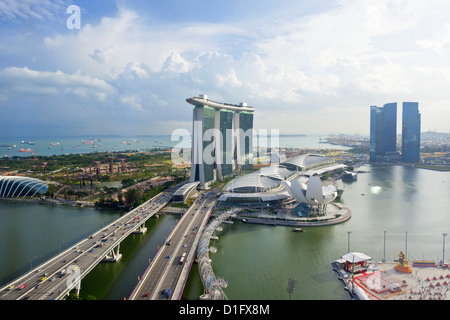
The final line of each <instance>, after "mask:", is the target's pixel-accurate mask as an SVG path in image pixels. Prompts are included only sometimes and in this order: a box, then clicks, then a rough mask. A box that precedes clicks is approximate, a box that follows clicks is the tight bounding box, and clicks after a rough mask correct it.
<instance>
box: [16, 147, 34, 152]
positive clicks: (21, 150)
mask: <svg viewBox="0 0 450 320" xmlns="http://www.w3.org/2000/svg"><path fill="white" fill-rule="evenodd" d="M19 151H20V152H34V150H31V149H30V148H28V149H20V150H19Z"/></svg>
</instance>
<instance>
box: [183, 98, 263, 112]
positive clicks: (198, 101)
mask: <svg viewBox="0 0 450 320" xmlns="http://www.w3.org/2000/svg"><path fill="white" fill-rule="evenodd" d="M186 102H188V103H190V104H193V105H194V106H207V107H211V108H214V109H225V110H230V111H243V112H254V111H255V108H253V107H250V106H247V104H246V103H245V102H241V103H240V104H239V105H235V104H229V103H222V102H215V101H212V100H208V98H207V96H206V95H200V97H193V98H188V99H186Z"/></svg>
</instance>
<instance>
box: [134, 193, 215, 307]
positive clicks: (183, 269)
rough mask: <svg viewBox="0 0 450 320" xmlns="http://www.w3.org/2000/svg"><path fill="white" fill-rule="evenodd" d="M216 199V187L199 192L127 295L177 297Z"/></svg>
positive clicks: (157, 298) (154, 298)
mask: <svg viewBox="0 0 450 320" xmlns="http://www.w3.org/2000/svg"><path fill="white" fill-rule="evenodd" d="M216 201H217V192H216V191H213V190H212V191H209V192H208V191H205V192H202V193H200V194H199V196H198V197H197V199H196V200H195V201H194V203H193V205H192V206H191V207H190V208H189V209H188V210H187V211H186V213H185V214H184V215H183V216H182V218H181V219H180V220H179V221H178V223H177V225H176V226H175V228H174V230H172V232H171V234H170V235H169V236H168V238H167V240H166V243H165V245H164V246H162V247H161V248H160V250H159V252H158V253H157V255H156V256H155V258H154V259H153V260H152V261H151V262H150V264H149V266H148V267H147V269H146V270H145V272H144V274H143V275H142V277H141V279H140V281H139V282H138V284H137V285H136V287H135V288H134V290H133V292H132V293H131V295H130V297H129V299H132V300H146V299H148V300H168V299H175V300H176V299H179V295H181V293H182V287H183V285H184V283H185V281H186V279H187V276H188V274H189V268H190V265H191V263H192V261H193V259H194V258H195V249H196V245H197V242H198V240H199V238H200V232H201V231H202V228H203V227H204V226H205V224H206V223H207V222H208V219H209V216H210V213H211V211H212V210H213V208H214V205H215V203H216ZM183 257H184V258H183ZM182 258H183V260H182ZM180 288H181V289H180Z"/></svg>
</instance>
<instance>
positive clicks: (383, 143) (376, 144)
mask: <svg viewBox="0 0 450 320" xmlns="http://www.w3.org/2000/svg"><path fill="white" fill-rule="evenodd" d="M396 151H397V103H395V102H394V103H387V104H385V105H384V106H383V107H382V108H381V107H377V106H371V107H370V161H377V158H378V157H384V156H386V154H387V153H389V152H396Z"/></svg>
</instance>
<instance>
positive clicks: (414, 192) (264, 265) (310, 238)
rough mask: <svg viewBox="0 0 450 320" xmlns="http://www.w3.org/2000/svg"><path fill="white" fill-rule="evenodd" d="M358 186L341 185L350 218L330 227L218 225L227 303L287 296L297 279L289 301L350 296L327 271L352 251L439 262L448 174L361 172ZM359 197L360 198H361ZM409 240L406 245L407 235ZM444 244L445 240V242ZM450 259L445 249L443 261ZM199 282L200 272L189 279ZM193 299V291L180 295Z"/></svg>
mask: <svg viewBox="0 0 450 320" xmlns="http://www.w3.org/2000/svg"><path fill="white" fill-rule="evenodd" d="M367 169H368V170H370V171H371V172H370V173H366V174H359V176H358V181H357V182H353V183H351V184H341V185H342V186H343V187H344V190H345V191H344V194H343V202H344V204H345V205H346V206H348V207H349V208H350V209H351V211H352V218H351V219H350V220H349V221H347V222H345V223H342V224H339V225H335V226H328V227H310V228H304V230H305V232H303V233H295V232H292V228H286V227H267V226H262V225H251V224H243V223H236V224H235V225H223V229H224V230H223V231H222V232H218V233H217V234H218V236H219V240H217V241H215V242H214V246H216V247H217V249H218V250H217V253H212V254H210V257H211V258H212V260H213V268H214V271H215V274H216V276H218V277H224V278H226V279H227V280H228V283H229V285H228V287H227V288H226V289H225V292H226V294H227V295H228V297H229V298H230V299H256V300H257V299H289V295H288V293H287V290H286V288H287V283H288V280H289V279H290V278H291V279H294V280H297V281H298V284H297V289H296V293H295V294H294V295H293V297H292V298H293V299H349V298H350V296H349V295H348V293H347V292H346V291H345V290H344V288H343V285H342V282H341V281H339V280H337V276H336V273H335V272H334V271H333V270H332V269H331V266H330V263H331V261H332V260H334V259H336V258H339V257H340V256H341V255H343V254H345V253H347V246H348V241H347V240H348V235H347V231H351V232H352V233H351V235H350V247H351V248H350V250H351V251H360V252H364V253H366V254H368V255H369V256H372V257H373V258H374V259H376V260H379V259H382V258H383V248H384V245H383V234H384V231H386V259H388V260H391V261H392V260H394V259H396V258H397V254H398V253H399V251H400V250H403V251H405V249H406V245H407V253H408V257H409V259H410V260H411V261H412V260H414V259H431V260H438V259H442V243H443V237H442V232H448V233H449V234H450V172H445V173H441V172H436V171H428V170H423V169H415V168H409V167H401V166H396V167H367ZM362 194H364V195H362ZM406 231H407V232H408V233H407V241H406V233H405V232H406ZM447 241H448V239H447ZM447 247H449V246H448V243H447ZM448 258H450V250H448V251H447V253H446V260H447V259H448ZM190 280H191V281H192V282H193V283H196V282H197V281H200V280H199V278H198V275H197V276H196V277H192V278H191V279H190ZM185 297H186V298H189V299H196V298H197V297H198V292H195V290H192V291H186V292H185Z"/></svg>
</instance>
